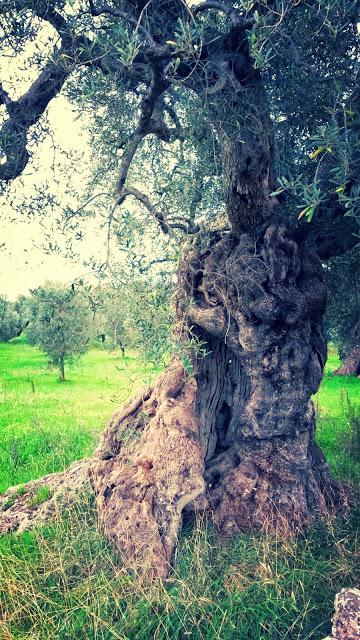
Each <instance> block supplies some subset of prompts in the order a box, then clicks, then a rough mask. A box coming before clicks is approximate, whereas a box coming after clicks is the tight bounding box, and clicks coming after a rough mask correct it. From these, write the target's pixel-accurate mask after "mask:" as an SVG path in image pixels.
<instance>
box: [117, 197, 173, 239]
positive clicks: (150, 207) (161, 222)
mask: <svg viewBox="0 0 360 640" xmlns="http://www.w3.org/2000/svg"><path fill="white" fill-rule="evenodd" d="M128 196H134V197H135V198H136V199H137V200H139V202H141V203H142V204H143V205H144V207H145V208H146V209H147V210H148V211H149V213H151V215H152V216H154V218H155V220H156V221H157V222H158V223H159V225H160V229H161V231H162V232H163V233H165V234H167V235H168V234H169V232H170V229H169V225H168V223H167V221H166V220H165V216H164V214H163V213H162V212H161V211H157V209H156V208H155V207H154V205H152V204H151V202H150V200H149V198H148V197H147V196H146V195H145V194H144V193H142V192H141V191H139V190H138V189H135V188H133V187H132V188H128V187H126V188H125V189H123V190H122V193H121V195H120V197H119V198H118V200H117V204H118V205H121V204H122V203H123V202H124V201H125V200H126V198H127V197H128Z"/></svg>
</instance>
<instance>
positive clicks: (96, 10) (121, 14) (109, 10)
mask: <svg viewBox="0 0 360 640" xmlns="http://www.w3.org/2000/svg"><path fill="white" fill-rule="evenodd" d="M89 8H90V13H91V15H92V16H101V15H103V14H108V15H110V16H112V17H113V18H122V19H123V20H126V22H128V23H129V24H131V25H132V26H133V27H135V33H136V32H139V33H142V35H143V36H144V38H145V40H146V42H147V43H148V44H149V45H150V47H151V48H153V49H160V47H159V45H157V44H156V42H155V40H154V39H153V37H152V35H151V33H150V32H149V31H148V30H147V29H145V28H144V27H143V26H142V25H141V24H140V22H139V20H136V18H134V17H133V16H131V15H129V14H128V13H126V11H121V10H120V9H114V8H113V7H109V6H108V5H105V4H102V5H100V7H96V6H95V4H94V2H93V0H89Z"/></svg>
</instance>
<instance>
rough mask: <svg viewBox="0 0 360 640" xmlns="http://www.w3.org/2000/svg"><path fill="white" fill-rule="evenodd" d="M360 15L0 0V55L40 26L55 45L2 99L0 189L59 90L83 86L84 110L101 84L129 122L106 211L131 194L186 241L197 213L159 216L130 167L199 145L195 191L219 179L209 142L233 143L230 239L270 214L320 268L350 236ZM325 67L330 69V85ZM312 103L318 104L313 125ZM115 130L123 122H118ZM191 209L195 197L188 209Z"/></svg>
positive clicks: (289, 7) (25, 154)
mask: <svg viewBox="0 0 360 640" xmlns="http://www.w3.org/2000/svg"><path fill="white" fill-rule="evenodd" d="M357 13H358V9H357V3H356V2H347V3H339V2H337V1H336V0H332V1H331V2H327V3H325V2H322V1H321V0H318V1H317V2H316V3H314V4H313V5H311V4H310V5H309V6H308V5H307V4H306V3H298V4H297V5H294V3H293V2H290V1H286V2H279V1H276V0H274V1H268V2H247V1H245V0H243V1H241V2H239V3H238V4H237V5H236V6H235V5H232V4H229V3H227V2H221V1H220V0H208V1H205V2H202V3H199V4H197V5H195V6H193V7H191V6H189V5H187V4H186V3H185V2H183V1H182V0H172V1H171V2H166V3H164V2H161V1H159V0H156V1H155V0H153V1H151V2H148V3H144V2H141V1H140V2H136V1H134V0H133V1H132V2H125V1H124V2H123V1H116V2H115V1H112V2H109V3H102V2H100V1H99V2H96V1H95V0H82V1H81V2H66V0H51V1H50V2H47V1H45V0H6V1H5V2H4V3H3V4H2V7H1V10H0V28H1V33H2V43H3V44H2V47H3V48H4V51H5V50H7V49H8V48H9V47H11V48H12V49H13V50H14V51H16V50H21V49H24V48H25V47H26V43H27V42H28V41H34V39H36V35H37V32H38V31H39V29H40V27H41V25H43V24H44V23H47V24H48V25H49V28H50V29H51V30H52V32H53V34H54V36H53V39H52V51H50V52H49V55H48V57H47V59H44V60H43V61H42V62H40V63H39V62H38V63H37V65H36V64H35V67H36V66H37V68H38V75H37V77H36V79H35V80H34V81H33V83H32V85H31V86H30V88H29V89H28V90H27V91H26V92H25V93H24V94H23V95H22V96H20V97H19V98H17V99H14V98H12V97H11V94H12V92H11V90H10V89H8V86H7V85H6V86H3V85H1V84H0V104H1V105H3V108H4V109H5V119H4V123H3V125H2V128H1V131H0V142H1V150H2V159H1V163H0V180H2V181H3V183H7V182H11V181H12V180H14V179H15V178H17V177H18V176H20V175H21V174H22V172H23V171H24V169H25V168H26V166H27V164H28V163H29V160H30V159H31V153H30V151H29V147H30V146H31V139H32V135H33V131H34V125H39V124H40V125H41V122H42V116H43V115H44V114H45V112H46V110H47V107H48V105H49V104H50V103H51V101H52V100H53V99H54V98H55V97H56V96H57V95H58V94H59V92H61V91H68V92H69V87H70V94H71V83H72V82H75V83H79V81H80V85H81V83H88V89H87V90H86V91H85V92H84V94H83V98H82V99H83V101H85V102H88V103H89V104H90V103H93V104H94V105H96V101H97V99H98V98H99V93H100V92H101V91H102V84H101V83H102V82H105V85H104V86H105V91H107V89H106V86H108V91H109V92H110V94H109V95H111V94H112V93H113V92H115V94H116V93H118V94H119V96H123V97H124V100H125V101H127V104H128V105H131V106H130V111H131V113H132V122H131V125H130V127H127V129H126V131H124V136H123V140H122V142H121V144H120V148H121V156H120V158H121V159H120V163H119V165H118V168H117V180H116V186H115V193H114V197H115V203H116V206H117V205H121V204H123V203H124V202H125V200H126V199H127V198H128V197H129V196H131V197H133V198H135V199H137V200H138V202H139V204H140V206H142V207H144V209H145V210H146V211H147V213H148V214H150V216H151V217H152V218H153V220H155V222H157V224H158V225H159V226H160V229H161V230H162V231H164V232H165V233H166V234H168V233H169V231H170V230H171V229H175V230H176V229H177V230H180V231H181V232H184V233H190V234H193V233H196V232H197V231H198V229H199V225H198V222H197V221H196V220H195V218H194V215H195V216H196V212H195V213H194V210H193V211H190V210H188V211H179V207H178V206H177V205H176V207H177V208H172V207H171V205H170V209H169V207H167V208H166V210H165V209H164V207H163V206H161V199H160V206H159V198H158V197H157V198H156V200H152V198H153V194H150V193H146V192H144V190H143V189H141V188H139V185H138V184H137V183H134V182H133V181H132V178H131V175H130V173H131V169H132V167H133V165H134V162H135V161H136V162H138V161H139V158H140V153H141V152H144V145H145V143H146V140H152V139H154V138H155V139H157V140H158V141H159V144H160V147H159V146H157V148H156V153H157V154H159V149H160V154H162V155H163V156H164V157H165V156H166V154H167V153H168V149H169V148H170V147H172V148H176V149H179V148H180V147H183V146H184V144H186V143H188V142H189V141H191V144H192V149H193V150H192V151H191V153H193V154H194V156H195V155H196V154H197V153H198V152H199V151H200V148H201V146H204V145H205V146H207V153H208V155H209V157H210V156H211V155H212V158H211V161H210V162H208V163H207V164H206V166H203V167H202V176H203V177H202V181H203V180H204V179H206V180H209V179H210V178H211V179H212V178H215V179H217V178H218V177H219V175H218V174H219V169H218V166H219V163H221V161H222V160H223V159H224V158H221V157H220V151H219V143H220V145H221V146H223V147H224V146H225V147H226V140H227V141H228V143H229V144H230V143H231V141H232V140H238V141H239V142H240V143H243V144H242V147H241V146H239V157H238V167H237V169H236V171H237V173H238V179H239V180H238V182H239V181H241V180H242V181H245V180H246V181H247V187H246V189H250V191H249V194H248V196H247V199H248V202H247V203H246V205H244V207H243V209H244V210H243V213H242V214H241V216H242V221H240V222H239V219H238V218H239V214H238V211H237V209H236V208H237V202H236V203H234V202H233V194H232V186H231V184H227V181H226V180H225V185H224V194H223V196H222V197H223V199H224V200H225V203H226V206H227V208H228V210H229V211H230V214H229V215H230V218H231V216H232V217H233V218H234V219H235V218H236V222H235V221H234V220H232V225H233V227H234V228H235V227H238V230H245V229H246V228H247V227H249V228H250V227H251V226H252V224H253V222H252V221H251V220H250V219H248V220H246V218H247V217H248V216H251V215H254V216H259V217H260V218H261V217H264V216H265V217H266V216H268V215H270V214H272V213H273V212H276V214H277V215H278V216H284V215H285V216H287V217H289V216H290V217H291V216H292V217H293V224H295V223H296V219H297V218H298V219H300V222H301V224H300V228H301V233H302V234H304V233H305V235H307V236H309V238H311V241H312V242H314V243H315V245H316V247H317V250H318V251H319V252H320V253H321V254H322V255H323V256H324V257H328V256H329V255H331V254H332V253H337V252H339V251H340V252H341V251H343V250H344V242H343V240H342V241H341V242H340V243H339V242H338V241H337V237H338V236H339V228H342V229H344V233H342V234H341V235H342V237H344V236H346V237H347V238H353V233H354V231H356V229H357V227H356V220H355V219H356V218H358V216H359V204H358V203H359V195H358V189H359V186H358V184H357V181H358V177H357V176H358V175H359V173H358V168H359V157H360V153H359V115H358V114H359V109H360V99H359V82H358V68H357V64H358V62H357V53H356V52H357V51H358V47H359V44H358V34H357V23H358V16H357ZM20 24H21V27H20ZM344 33H345V34H346V37H344ZM319 51H321V52H322V54H321V57H319ZM335 58H336V59H337V60H340V61H339V62H337V63H336V65H337V66H336V73H335V74H334V73H333V68H334V67H333V65H334V60H335ZM341 60H344V62H342V61H341ZM106 83H107V84H106ZM115 94H114V95H115ZM319 101H320V102H321V101H323V103H324V108H323V109H322V111H321V116H320V118H319ZM304 102H306V104H304ZM268 104H270V110H271V116H272V122H271V121H270V120H269V117H268V115H267V114H268ZM124 105H125V102H124ZM95 109H96V107H95ZM124 109H126V107H125V106H124ZM200 113H201V120H202V124H200V119H199V117H198V114H200ZM117 118H120V121H121V118H126V115H125V113H119V112H118V113H117ZM118 122H119V120H118ZM319 122H321V124H320V126H319ZM114 126H116V123H115V122H114ZM259 126H260V127H262V128H263V130H264V131H266V136H267V140H266V141H265V142H264V143H262V145H260V147H261V148H259V150H258V155H257V158H255V159H254V161H253V165H252V167H251V169H249V167H247V166H246V162H247V151H248V148H251V149H254V148H256V147H257V146H258V143H259V136H258V134H257V132H256V129H257V128H259ZM120 128H121V127H120ZM244 131H247V132H248V133H247V135H248V137H249V131H251V134H250V138H249V139H248V140H244V139H243V138H244ZM290 141H293V143H291V142H290ZM224 142H225V145H224V144H223V143H224ZM291 144H292V148H290V146H291ZM311 144H312V145H313V147H312V150H310V152H309V151H308V150H307V148H306V147H307V146H309V145H311ZM289 145H290V146H289ZM275 146H276V147H277V152H276V154H275V153H274V149H275ZM200 153H203V149H202V150H201V151H200ZM244 163H245V166H244ZM274 163H275V167H276V171H275V172H274V169H273V166H274ZM168 166H169V167H171V164H170V165H168ZM225 166H226V163H225ZM299 167H300V168H301V169H302V171H300V172H299ZM284 168H285V172H284V171H283V169H284ZM292 170H293V175H295V174H296V176H297V177H296V179H295V181H296V188H295V187H294V186H291V185H292V183H293V178H292ZM277 176H279V182H278V180H277ZM188 177H189V179H191V178H192V176H191V175H189V176H188ZM249 185H250V186H249ZM237 188H239V187H237ZM240 188H242V187H240ZM163 189H165V190H166V187H164V186H163ZM251 192H252V194H251ZM255 192H256V198H255ZM259 194H260V198H259V197H258V196H259ZM160 195H161V194H160ZM201 199H202V194H200V197H199V196H197V202H198V204H200V202H201ZM255 199H256V201H258V202H260V205H257V206H256V207H255V205H254V202H255ZM252 200H253V201H252ZM284 202H286V203H287V204H286V207H284ZM186 206H188V208H189V209H190V208H191V203H188V204H187V205H186ZM218 209H219V210H221V197H220V200H219V202H218ZM232 209H233V210H234V212H233V214H232V213H231V210H232ZM235 209H236V211H235ZM251 209H256V211H255V212H254V213H251ZM285 209H286V210H285ZM289 210H290V211H289ZM264 212H265V213H264ZM266 212H267V213H266ZM344 215H346V219H345V218H344ZM241 216H240V217H241ZM304 219H306V220H307V221H313V223H312V225H311V228H309V229H306V230H304V224H303V220H304ZM257 220H258V218H257ZM305 227H306V224H305ZM349 242H350V243H351V241H350V240H349ZM345 244H346V243H345Z"/></svg>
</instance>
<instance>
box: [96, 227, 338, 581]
mask: <svg viewBox="0 0 360 640" xmlns="http://www.w3.org/2000/svg"><path fill="white" fill-rule="evenodd" d="M324 305H325V285H324V278H323V273H322V267H321V263H320V260H319V258H318V257H317V256H316V255H315V254H312V253H307V252H306V251H305V250H302V249H300V248H299V247H298V246H297V244H296V243H295V241H294V240H293V239H292V238H291V237H290V235H289V233H288V231H287V229H286V228H285V227H284V226H279V225H277V224H269V225H266V226H265V227H264V228H263V229H262V230H260V231H259V233H258V235H257V236H256V237H253V236H251V235H249V234H247V233H243V234H240V236H239V237H236V236H235V235H234V234H232V233H229V234H227V235H225V236H223V237H221V236H220V234H217V233H213V234H212V235H204V236H203V237H197V238H196V240H195V241H194V242H193V243H190V244H189V245H188V246H187V249H186V251H185V254H184V258H183V261H182V264H181V272H180V282H179V294H178V297H177V301H176V313H177V327H176V333H177V336H178V339H179V341H180V343H181V344H182V345H183V349H184V362H186V361H187V366H184V364H183V363H182V361H181V359H179V358H175V359H173V361H172V362H171V363H170V365H169V366H168V368H167V369H166V370H165V372H164V373H163V374H162V376H161V377H160V379H159V381H158V382H157V383H156V385H155V386H154V387H153V388H150V389H148V390H147V391H146V392H144V393H143V394H142V395H141V396H139V397H138V398H137V399H136V400H135V401H133V402H132V403H130V404H129V405H128V406H127V407H126V408H125V409H124V410H123V411H122V412H120V413H119V414H116V415H115V416H114V418H113V420H112V421H111V422H110V424H109V426H108V427H107V429H106V431H105V432H104V434H103V436H102V439H101V443H100V446H99V448H98V450H97V452H96V457H95V459H94V461H93V463H92V464H91V466H90V480H91V484H92V487H93V489H94V492H95V494H96V496H97V504H98V511H99V516H100V521H101V523H102V526H103V528H104V530H105V532H106V533H107V535H108V536H109V537H110V538H111V539H113V540H114V541H115V543H116V545H117V546H118V548H119V549H120V551H121V553H122V554H123V556H124V558H125V559H126V562H127V563H128V564H129V565H130V566H134V567H136V568H139V567H141V568H142V569H146V571H147V574H148V575H151V576H153V575H158V576H162V577H164V576H166V575H167V574H168V572H169V568H170V565H171V559H172V555H173V552H174V549H175V545H176V541H177V535H178V532H179V529H180V527H181V522H182V517H183V515H184V513H191V512H193V511H194V510H200V511H202V512H205V513H207V514H208V516H209V517H210V518H211V519H212V520H213V522H214V523H215V524H216V526H218V527H219V529H220V530H221V531H222V532H223V533H227V534H230V533H234V532H240V531H246V530H249V529H254V528H255V529H256V528H262V527H270V528H279V529H280V530H281V531H282V532H284V533H290V532H291V531H293V530H294V528H298V527H299V526H300V527H301V526H302V525H304V524H307V523H309V522H311V520H312V518H313V517H314V516H315V515H316V514H323V513H325V512H327V510H328V509H329V508H331V506H332V505H334V503H335V502H336V501H337V499H338V493H337V492H338V489H337V487H336V486H335V484H334V483H333V482H332V481H331V479H330V476H329V470H328V466H327V464H326V462H325V459H324V456H323V455H322V453H321V451H320V449H319V448H318V446H317V445H316V443H315V441H314V432H315V417H314V407H313V403H312V401H311V395H312V394H313V393H315V392H316V391H317V389H318V387H319V383H320V381H321V377H322V371H323V366H324V362H325V359H326V345H325V342H324V339H323V336H322V332H321V321H322V315H323V311H324ZM189 338H191V341H192V343H193V344H192V347H191V348H189ZM196 345H198V347H197V349H196ZM199 345H200V349H199ZM204 347H205V348H206V351H207V353H206V355H204V353H203V350H204ZM191 352H192V355H191V356H190V357H191V361H192V371H190V368H189V365H188V359H189V353H191Z"/></svg>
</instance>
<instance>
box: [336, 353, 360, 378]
mask: <svg viewBox="0 0 360 640" xmlns="http://www.w3.org/2000/svg"><path fill="white" fill-rule="evenodd" d="M334 373H335V375H336V376H359V375H360V347H353V348H352V349H350V351H349V352H348V353H347V355H346V356H345V358H344V360H343V362H342V364H341V366H340V367H339V368H338V369H336V371H334Z"/></svg>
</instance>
